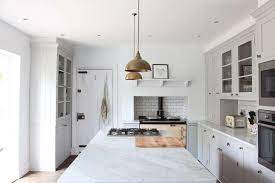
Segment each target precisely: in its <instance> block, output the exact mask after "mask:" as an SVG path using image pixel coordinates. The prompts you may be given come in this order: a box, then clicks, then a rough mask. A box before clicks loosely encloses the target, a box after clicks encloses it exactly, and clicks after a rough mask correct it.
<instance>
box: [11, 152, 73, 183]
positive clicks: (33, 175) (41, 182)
mask: <svg viewBox="0 0 275 183" xmlns="http://www.w3.org/2000/svg"><path fill="white" fill-rule="evenodd" d="M76 157H77V156H70V157H69V158H68V159H66V160H65V161H64V162H63V163H62V164H61V165H60V166H59V167H58V168H57V171H56V172H29V173H28V174H27V175H25V176H24V177H23V178H21V179H19V180H17V181H15V183H57V179H58V178H59V177H60V176H61V175H62V173H63V172H64V171H65V170H66V168H68V167H69V166H70V164H71V163H72V162H73V161H74V160H75V158H76Z"/></svg>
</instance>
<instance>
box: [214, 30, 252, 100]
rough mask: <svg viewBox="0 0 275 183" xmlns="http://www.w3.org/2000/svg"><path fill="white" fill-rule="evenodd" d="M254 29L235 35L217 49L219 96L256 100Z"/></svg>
mask: <svg viewBox="0 0 275 183" xmlns="http://www.w3.org/2000/svg"><path fill="white" fill-rule="evenodd" d="M254 45H255V36H254V30H251V31H248V32H247V33H245V34H242V35H240V36H237V37H236V38H234V39H233V40H231V41H230V42H228V43H227V44H226V46H223V47H221V49H220V51H219V55H220V57H219V61H220V63H221V68H220V70H221V75H220V76H218V77H220V82H221V89H220V90H221V98H226V99H244V100H256V82H255V80H256V78H255V77H254V75H255V67H256V65H255V54H254V53H255V51H254V50H255V46H254Z"/></svg>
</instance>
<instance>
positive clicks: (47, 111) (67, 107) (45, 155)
mask: <svg viewBox="0 0 275 183" xmlns="http://www.w3.org/2000/svg"><path fill="white" fill-rule="evenodd" d="M31 47H32V64H31V87H30V93H31V97H30V98H31V101H30V103H31V104H30V106H31V107H30V144H31V148H30V159H31V160H30V161H31V170H32V171H55V170H56V168H57V167H58V166H59V165H60V164H61V163H62V162H63V161H64V160H65V159H66V158H67V157H68V156H69V155H70V153H71V139H72V137H71V136H72V135H71V128H72V122H71V92H72V90H71V86H72V58H73V56H72V48H71V46H70V45H68V44H66V43H64V42H63V41H61V40H59V39H46V38H35V39H33V40H32V44H31Z"/></svg>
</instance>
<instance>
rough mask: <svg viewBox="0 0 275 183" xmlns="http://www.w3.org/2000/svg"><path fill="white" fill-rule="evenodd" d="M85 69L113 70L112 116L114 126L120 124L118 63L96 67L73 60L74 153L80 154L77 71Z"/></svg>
mask: <svg viewBox="0 0 275 183" xmlns="http://www.w3.org/2000/svg"><path fill="white" fill-rule="evenodd" d="M85 70H111V71H112V85H113V89H112V97H113V105H112V118H113V127H116V126H118V87H117V86H118V84H117V83H118V65H117V64H115V65H113V66H110V67H106V66H95V67H77V66H76V65H75V63H74V62H73V79H72V152H71V154H72V155H78V154H79V152H80V148H79V147H78V142H77V135H78V134H77V120H76V112H77V105H76V104H77V73H78V71H85Z"/></svg>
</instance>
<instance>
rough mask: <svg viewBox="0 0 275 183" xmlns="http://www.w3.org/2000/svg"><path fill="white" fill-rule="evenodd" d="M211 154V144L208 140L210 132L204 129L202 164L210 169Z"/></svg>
mask: <svg viewBox="0 0 275 183" xmlns="http://www.w3.org/2000/svg"><path fill="white" fill-rule="evenodd" d="M209 152H210V143H209V138H208V130H207V129H203V134H202V164H203V165H204V166H205V167H207V168H209Z"/></svg>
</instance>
